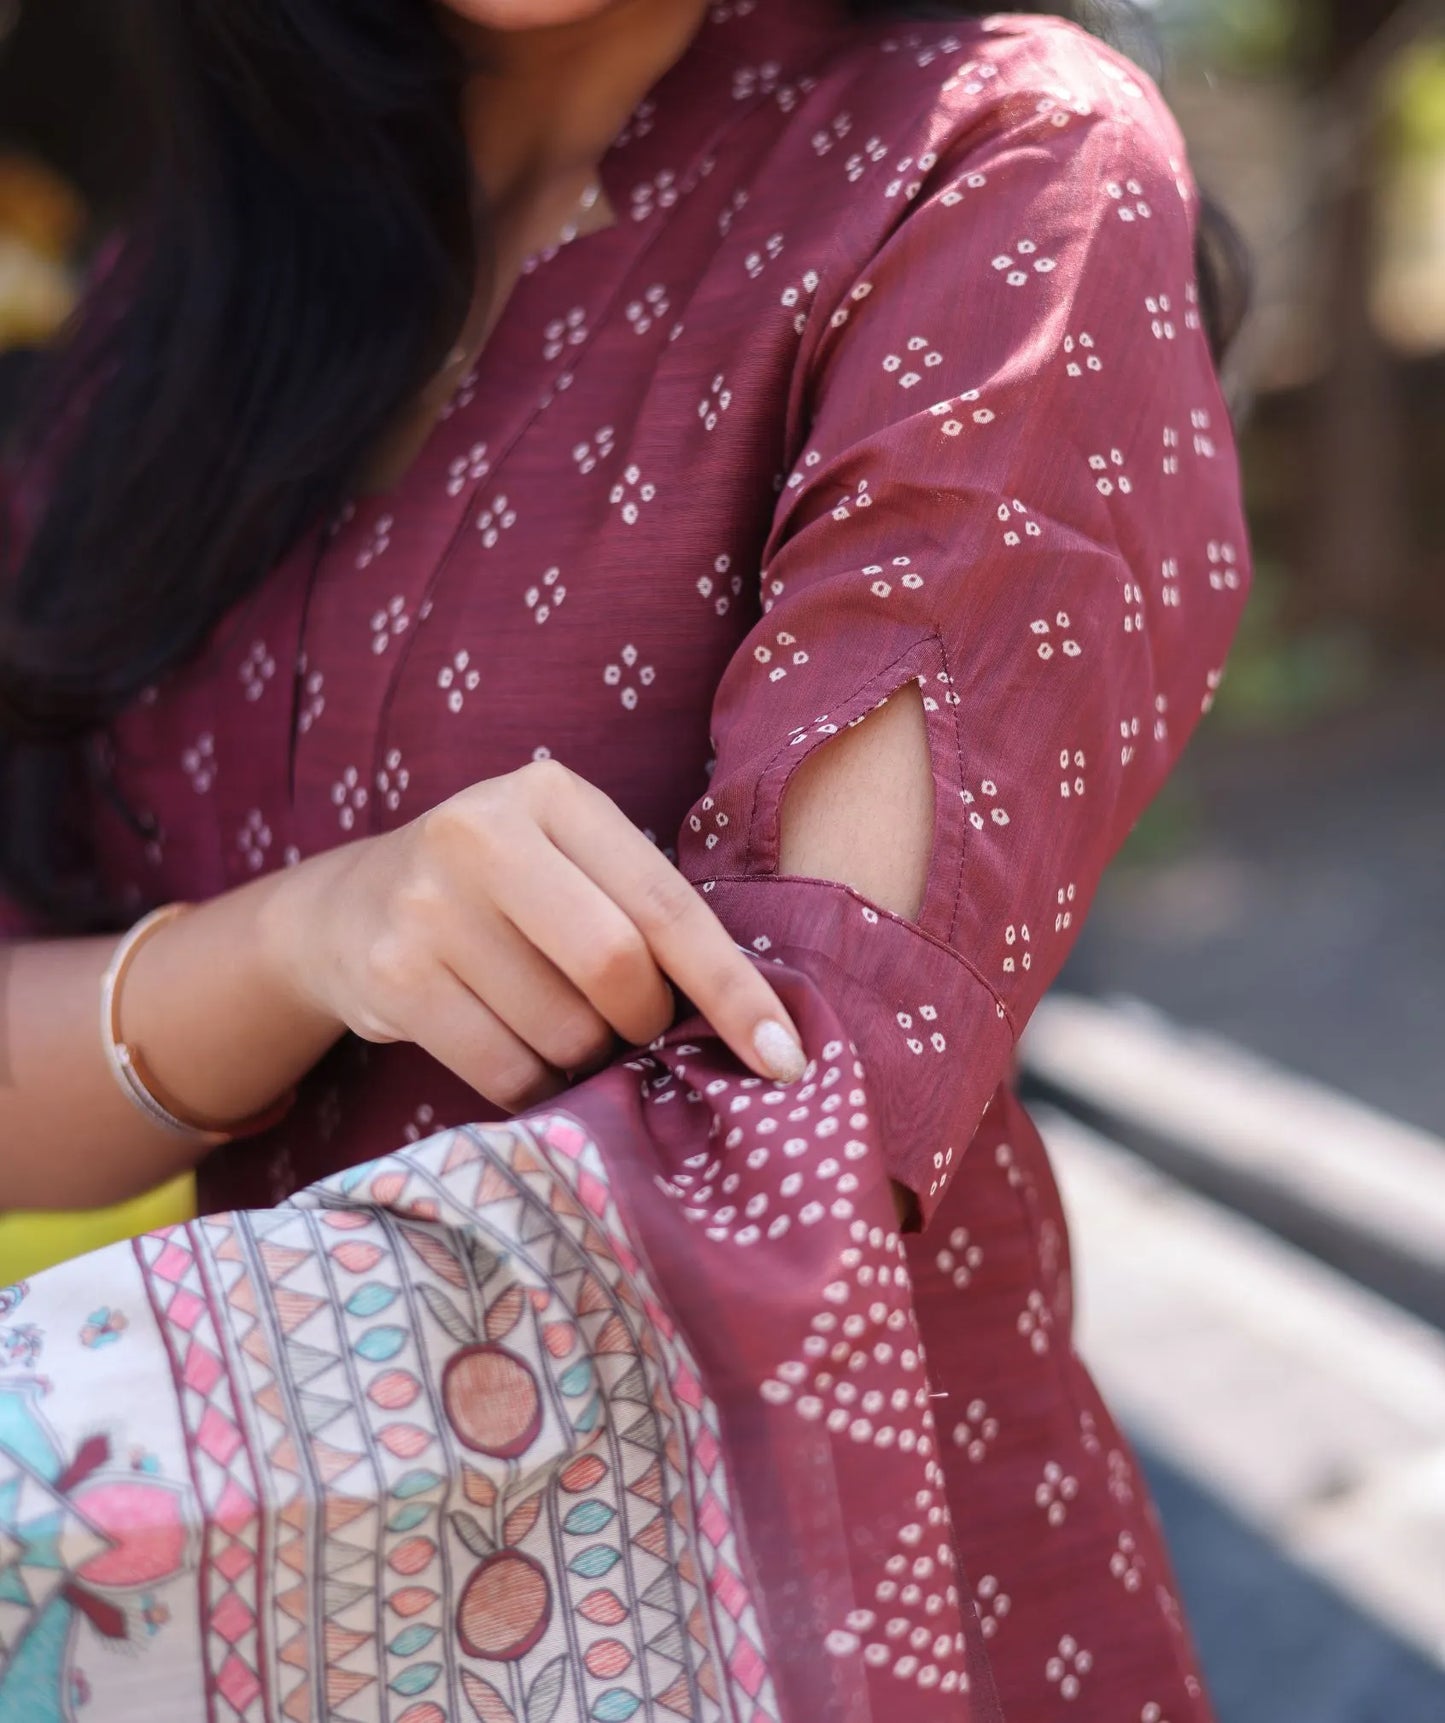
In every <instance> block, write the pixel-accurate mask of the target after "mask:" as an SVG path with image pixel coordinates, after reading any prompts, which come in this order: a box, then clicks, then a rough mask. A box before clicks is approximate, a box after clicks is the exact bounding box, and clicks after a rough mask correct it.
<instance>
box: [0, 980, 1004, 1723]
mask: <svg viewBox="0 0 1445 1723" xmlns="http://www.w3.org/2000/svg"><path fill="white" fill-rule="evenodd" d="M815 1009H816V1007H815ZM673 1034H674V1036H675V1032H673ZM669 1040H670V1044H669V1045H667V1046H665V1047H664V1048H662V1049H661V1050H659V1049H657V1048H654V1049H653V1050H652V1051H651V1053H650V1054H648V1055H642V1056H639V1058H638V1059H636V1060H632V1061H629V1062H628V1063H627V1064H626V1065H624V1066H618V1067H614V1068H613V1069H612V1070H611V1071H609V1072H607V1073H604V1074H603V1076H602V1077H601V1078H599V1079H597V1080H594V1082H593V1083H591V1084H589V1085H588V1086H587V1091H586V1094H587V1104H586V1108H585V1111H586V1113H587V1115H588V1116H587V1117H586V1118H585V1119H584V1118H582V1117H580V1116H578V1113H574V1112H561V1111H548V1112H546V1113H541V1114H537V1115H528V1116H526V1117H525V1118H523V1119H519V1120H516V1121H512V1122H509V1123H508V1124H506V1125H496V1126H486V1127H471V1128H467V1129H462V1130H457V1131H452V1132H447V1133H443V1134H440V1135H438V1136H435V1137H432V1138H429V1139H427V1140H425V1141H423V1142H421V1143H418V1144H415V1145H413V1146H410V1147H408V1148H406V1149H405V1150H403V1151H402V1152H400V1153H398V1154H396V1155H394V1156H389V1157H387V1158H385V1159H382V1160H379V1161H374V1162H371V1163H369V1164H368V1165H366V1166H363V1167H359V1168H356V1169H353V1170H351V1171H349V1172H347V1173H345V1174H343V1175H340V1176H338V1177H335V1178H332V1179H329V1180H327V1181H326V1182H325V1183H323V1184H320V1185H317V1186H315V1187H313V1188H311V1189H310V1190H307V1191H305V1192H302V1193H301V1194H299V1195H298V1196H297V1197H296V1198H294V1199H293V1200H292V1201H291V1202H289V1203H287V1204H285V1205H283V1206H281V1207H279V1208H277V1209H274V1210H268V1211H263V1212H256V1213H246V1214H227V1215H219V1216H215V1217H212V1218H209V1219H205V1220H202V1221H199V1222H197V1223H195V1224H192V1225H188V1226H184V1227H176V1228H170V1229H167V1230H165V1231H162V1232H158V1233H154V1234H151V1235H149V1236H147V1237H143V1238H140V1239H137V1240H135V1241H133V1242H132V1243H129V1244H126V1245H120V1246H115V1247H112V1248H111V1249H109V1250H107V1251H104V1252H98V1253H96V1254H95V1255H93V1256H90V1257H87V1258H83V1259H81V1260H79V1261H77V1262H75V1263H70V1264H66V1265H64V1266H63V1267H62V1268H59V1269H55V1270H52V1271H50V1272H49V1273H47V1274H45V1275H43V1276H40V1277H38V1278H37V1279H36V1280H35V1282H34V1283H33V1285H31V1286H30V1287H29V1288H28V1289H27V1287H25V1286H23V1285H22V1286H20V1287H16V1288H13V1289H11V1290H10V1291H9V1292H8V1293H7V1294H6V1295H5V1298H6V1303H7V1305H8V1309H7V1311H6V1313H5V1326H4V1327H3V1328H0V1351H3V1365H0V1723H60V1720H62V1719H64V1720H66V1723H238V1720H239V1723H261V1720H262V1719H264V1720H266V1723H286V1720H289V1723H320V1720H321V1719H335V1720H337V1723H342V1720H355V1723H373V1720H378V1723H379V1720H383V1719H384V1720H386V1723H574V1720H576V1723H581V1720H583V1719H589V1720H595V1723H629V1720H632V1719H637V1720H638V1723H676V1720H677V1719H679V1718H682V1719H698V1720H700V1723H701V1720H713V1719H717V1720H719V1723H779V1720H783V1719H786V1720H787V1723H833V1720H837V1723H854V1720H857V1723H863V1720H865V1719H872V1718H881V1717H883V1716H887V1717H888V1718H889V1719H890V1723H904V1720H906V1723H932V1720H933V1719H940V1720H941V1719H945V1718H946V1719H949V1720H951V1723H960V1720H972V1723H977V1720H978V1719H979V1718H981V1717H984V1716H988V1715H991V1714H994V1713H992V1712H991V1710H990V1709H989V1708H988V1707H987V1706H986V1705H985V1703H984V1702H983V1701H982V1698H981V1695H982V1693H983V1692H984V1691H985V1688H986V1675H984V1676H983V1679H981V1678H980V1677H981V1674H982V1672H981V1671H980V1670H979V1669H978V1668H977V1667H975V1668H974V1671H973V1673H974V1680H973V1692H972V1694H970V1692H969V1681H968V1677H967V1673H966V1670H967V1666H968V1661H969V1659H970V1658H971V1657H973V1656H974V1655H975V1649H974V1648H975V1647H976V1645H977V1643H978V1642H977V1640H976V1638H975V1636H974V1635H973V1634H972V1633H971V1632H970V1634H969V1635H968V1642H967V1646H966V1645H965V1638H964V1618H963V1615H962V1612H961V1608H960V1604H959V1598H960V1592H961V1588H960V1587H959V1586H958V1585H957V1584H955V1583H952V1581H954V1580H956V1579H957V1572H956V1569H955V1568H954V1565H953V1564H954V1557H953V1551H952V1543H951V1537H950V1531H949V1525H948V1517H947V1510H946V1508H945V1506H944V1497H943V1477H942V1473H941V1470H940V1468H939V1466H938V1464H937V1461H936V1459H935V1458H934V1457H933V1454H932V1441H931V1431H932V1416H931V1413H930V1410H929V1405H928V1397H929V1389H928V1382H927V1377H926V1374H925V1372H924V1367H923V1361H922V1357H921V1353H920V1350H919V1347H918V1343H917V1334H916V1329H915V1325H914V1318H913V1313H912V1310H911V1306H910V1293H909V1278H908V1272H907V1267H906V1264H905V1260H904V1248H903V1244H902V1241H901V1240H900V1238H899V1237H898V1235H897V1233H896V1232H895V1231H894V1229H893V1214H892V1207H891V1202H890V1199H889V1196H888V1194H887V1189H886V1185H885V1183H884V1181H883V1179H882V1176H881V1173H880V1172H879V1171H878V1167H877V1153H876V1148H875V1146H874V1145H873V1144H872V1142H871V1141H870V1140H869V1131H870V1129H871V1127H869V1126H868V1125H867V1119H866V1113H865V1111H864V1107H863V1094H862V1090H861V1088H860V1087H859V1086H858V1085H859V1084H860V1083H861V1066H860V1065H859V1064H858V1063H857V1060H856V1058H855V1057H854V1053H853V1051H852V1050H851V1048H850V1046H849V1045H848V1044H846V1043H845V1042H844V1041H843V1040H842V1039H839V1038H834V1039H832V1040H830V1041H829V1042H828V1043H827V1045H826V1047H825V1048H824V1053H823V1058H822V1059H821V1060H819V1061H815V1063H814V1065H813V1067H812V1068H811V1070H810V1075H809V1078H808V1079H807V1080H806V1081H805V1082H804V1084H803V1085H802V1086H801V1087H799V1088H795V1089H790V1090H770V1089H768V1087H767V1085H765V1084H763V1083H762V1082H761V1080H759V1079H757V1078H740V1077H739V1076H738V1074H737V1071H738V1068H737V1066H736V1064H735V1063H734V1062H732V1060H731V1056H730V1055H728V1054H727V1052H726V1050H725V1049H722V1048H720V1047H719V1045H718V1044H717V1043H715V1042H708V1043H704V1044H703V1045H698V1044H696V1043H689V1042H687V1041H685V1040H677V1039H675V1038H672V1037H669ZM810 1044H812V1045H816V1042H811V1041H810ZM834 1097H836V1104H835V1110H832V1111H827V1110H825V1108H826V1107H827V1105H828V1103H829V1102H830V1100H831V1099H832V1098H834ZM740 1100H741V1103H742V1105H741V1108H739V1101H740ZM837 1108H841V1113H840V1112H839V1111H838V1110H836V1109H837ZM698 1109H703V1110H704V1111H706V1112H708V1113H710V1114H711V1116H712V1120H713V1128H712V1129H711V1130H709V1129H707V1128H706V1127H705V1128H704V1129H703V1131H702V1132H701V1133H699V1131H698V1128H697V1127H698V1123H699V1117H698ZM739 1117H745V1118H748V1119H750V1120H756V1121H758V1134H756V1135H755V1134H754V1130H753V1127H752V1126H751V1125H749V1127H748V1128H747V1130H745V1131H744V1130H742V1129H741V1128H740V1127H739V1126H738V1125H737V1124H736V1120H737V1119H738V1118H739ZM840 1117H841V1118H842V1119H843V1120H844V1121H845V1122H844V1128H843V1130H842V1132H841V1133H839V1134H832V1135H830V1134H828V1133H827V1132H826V1130H825V1131H824V1134H822V1135H818V1134H816V1132H817V1129H818V1127H819V1126H820V1125H822V1122H823V1121H824V1120H827V1119H833V1120H834V1121H835V1122H836V1121H838V1120H839V1119H840ZM768 1118H772V1119H773V1121H774V1124H775V1125H780V1126H781V1131H780V1132H778V1133H777V1134H773V1133H769V1132H768V1131H767V1127H766V1120H767V1119H768ZM849 1119H851V1120H852V1121H853V1124H854V1127H855V1128H856V1130H857V1132H858V1134H856V1135H851V1136H850V1135H849V1134H848V1128H847V1123H846V1121H847V1120H849ZM739 1136H742V1137H744V1138H747V1139H749V1140H750V1141H751V1144H752V1146H751V1147H749V1142H748V1141H738V1140H737V1139H738V1137H739ZM699 1137H701V1139H702V1141H703V1143H704V1150H703V1152H702V1153H699V1152H698V1142H699ZM709 1139H711V1140H709ZM724 1140H731V1141H732V1143H733V1148H732V1149H731V1150H729V1149H727V1148H725V1147H723V1146H722V1143H723V1141H724ZM605 1142H612V1143H615V1144H616V1145H617V1146H616V1148H615V1150H613V1151H612V1152H611V1153H609V1152H608V1151H607V1150H606V1149H605V1148H604V1143H605ZM764 1145H766V1152H760V1150H762V1149H763V1148H764ZM849 1145H857V1146H856V1147H851V1146H849ZM849 1157H852V1158H851V1159H850V1158H849ZM724 1161H726V1162H727V1163H728V1167H729V1169H730V1170H727V1171H725V1170H724V1164H723V1163H724ZM843 1166H852V1167H854V1168H856V1169H857V1170H856V1171H855V1172H854V1173H852V1174H851V1175H850V1176H849V1178H848V1179H847V1181H846V1184H845V1190H846V1191H847V1192H848V1193H850V1194H843V1195H839V1194H837V1193H838V1188H839V1183H840V1182H841V1181H842V1180H843V1175H842V1174H841V1173H840V1172H839V1170H838V1169H839V1168H840V1167H843ZM820 1169H821V1180H820V1178H819V1173H820ZM799 1174H801V1175H802V1178H799V1177H798V1175H799ZM830 1178H831V1183H830ZM803 1179H806V1180H807V1181H808V1185H809V1188H808V1189H806V1190H803V1191H802V1192H799V1193H798V1195H797V1196H796V1197H795V1199H793V1200H789V1199H788V1198H787V1197H785V1196H784V1195H783V1194H782V1193H783V1191H784V1190H785V1189H787V1190H792V1191H795V1192H797V1190H798V1185H799V1184H801V1183H802V1182H803ZM820 1184H821V1185H822V1187H823V1189H824V1193H825V1196H826V1195H827V1194H828V1192H831V1193H832V1200H831V1201H819V1200H818V1198H817V1196H816V1194H815V1187H818V1186H819V1185H820ZM760 1199H762V1200H760ZM805 1209H806V1210H807V1216H808V1218H807V1221H806V1222H805V1221H804V1220H803V1211H804V1210H805ZM750 1216H756V1217H764V1216H766V1217H768V1218H765V1219H761V1220H754V1219H750V1218H749V1217H750ZM748 1229H751V1232H749V1231H748ZM835 1379H842V1380H845V1381H846V1382H847V1384H848V1386H847V1387H846V1388H845V1389H844V1390H843V1392H842V1394H841V1396H840V1395H839V1394H837V1393H836V1392H830V1391H829V1390H830V1384H831V1385H832V1386H833V1387H834V1388H836V1380H835ZM865 1405H866V1407H867V1408H868V1409H869V1411H868V1414H866V1415H865V1414H864V1413H863V1412H862V1411H861V1410H860V1408H862V1407H864V1406H865ZM885 1418H886V1419H887V1420H888V1422H887V1424H886V1425H885V1423H884V1419H885ZM885 1428H886V1429H887V1431H888V1432H889V1434H888V1436H887V1437H886V1439H882V1438H880V1439H877V1440H875V1439H874V1438H875V1437H878V1433H879V1431H880V1430H882V1429H885ZM865 1436H866V1439H865ZM924 1573H927V1574H931V1575H933V1576H934V1577H933V1578H932V1580H931V1582H928V1583H925V1584H923V1585H922V1586H920V1585H918V1584H912V1585H909V1584H907V1583H906V1580H907V1576H908V1575H916V1574H924ZM901 1581H902V1583H901ZM961 1595H962V1596H963V1598H964V1599H965V1602H964V1604H963V1605H962V1609H968V1608H969V1607H970V1606H969V1605H968V1603H967V1601H966V1600H967V1598H968V1596H969V1594H968V1592H967V1591H966V1590H963V1591H962V1593H961ZM880 1598H887V1599H888V1600H889V1602H888V1604H887V1607H886V1608H884V1607H883V1606H882V1605H881V1604H880V1601H879V1600H880ZM910 1599H911V1602H910V1601H909V1600H910ZM885 1618H886V1619H885ZM969 1621H970V1625H971V1624H972V1617H971V1615H970V1617H969ZM989 1703H990V1704H991V1703H992V1702H991V1701H990V1702H989Z"/></svg>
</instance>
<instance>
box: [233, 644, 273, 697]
mask: <svg viewBox="0 0 1445 1723" xmlns="http://www.w3.org/2000/svg"><path fill="white" fill-rule="evenodd" d="M275 674H276V660H275V659H274V658H273V657H272V656H271V654H270V653H269V652H268V651H267V650H266V642H265V641H264V640H255V641H253V642H252V643H251V649H250V651H248V652H247V654H246V656H245V657H244V658H243V659H242V660H241V686H242V687H243V688H244V689H245V690H246V698H247V699H248V700H259V699H260V698H261V696H262V695H263V694H264V693H265V692H266V686H267V684H268V683H269V682H270V681H271V679H272V677H273V676H275Z"/></svg>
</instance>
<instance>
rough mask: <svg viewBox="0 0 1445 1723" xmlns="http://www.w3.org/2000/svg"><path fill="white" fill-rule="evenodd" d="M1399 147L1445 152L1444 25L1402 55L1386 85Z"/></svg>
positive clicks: (1405, 150) (1410, 152) (1418, 151)
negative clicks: (1437, 34)
mask: <svg viewBox="0 0 1445 1723" xmlns="http://www.w3.org/2000/svg"><path fill="white" fill-rule="evenodd" d="M1385 103H1386V107H1387V110H1388V112H1389V116H1390V126H1391V130H1392V132H1393V134H1394V138H1395V144H1396V148H1397V149H1398V151H1399V153H1400V154H1402V155H1406V156H1423V155H1435V156H1439V155H1445V27H1442V31H1441V34H1440V35H1439V36H1438V37H1437V38H1435V39H1434V40H1427V41H1425V42H1422V43H1421V44H1420V45H1419V46H1418V47H1417V48H1415V49H1413V50H1412V51H1411V52H1409V53H1407V54H1402V55H1401V56H1400V58H1399V60H1398V61H1397V62H1396V64H1395V66H1394V67H1393V68H1392V70H1391V73H1390V77H1389V79H1388V81H1387V84H1386V88H1385Z"/></svg>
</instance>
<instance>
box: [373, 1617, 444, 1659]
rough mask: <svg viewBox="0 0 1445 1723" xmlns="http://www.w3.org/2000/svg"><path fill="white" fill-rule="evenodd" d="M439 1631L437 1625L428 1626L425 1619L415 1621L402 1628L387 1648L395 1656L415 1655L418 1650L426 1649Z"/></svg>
mask: <svg viewBox="0 0 1445 1723" xmlns="http://www.w3.org/2000/svg"><path fill="white" fill-rule="evenodd" d="M437 1632H438V1630H437V1629H436V1628H435V1627H428V1626H427V1624H426V1623H425V1622H424V1621H418V1622H414V1623H413V1624H412V1625H411V1626H410V1627H404V1628H402V1630H401V1632H400V1633H399V1634H397V1636H396V1638H395V1639H393V1640H392V1642H391V1644H390V1645H388V1646H387V1648H386V1649H387V1650H388V1651H389V1652H390V1653H391V1654H392V1656H393V1657H415V1656H416V1654H417V1652H418V1651H425V1650H426V1648H427V1646H429V1645H430V1644H431V1642H432V1641H433V1640H434V1639H435V1638H436V1636H437Z"/></svg>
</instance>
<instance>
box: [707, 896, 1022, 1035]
mask: <svg viewBox="0 0 1445 1723" xmlns="http://www.w3.org/2000/svg"><path fill="white" fill-rule="evenodd" d="M696 883H698V884H702V883H703V882H702V881H698V882H696ZM708 883H710V884H713V885H783V886H787V885H811V886H822V887H824V888H826V889H827V890H829V891H841V892H843V893H844V894H845V895H846V896H848V897H851V898H852V899H853V901H854V902H855V903H857V904H859V905H860V906H861V907H862V908H864V909H868V910H872V911H873V913H874V914H875V915H877V916H879V917H880V918H881V919H882V920H885V921H889V922H892V923H893V924H894V925H895V926H896V927H899V928H901V929H902V930H903V932H905V933H909V934H912V935H913V937H914V938H915V939H921V940H923V941H925V942H926V943H927V944H928V945H931V946H932V947H933V948H934V949H935V950H936V951H940V952H942V953H943V954H944V955H945V956H946V957H950V958H952V959H953V961H954V962H955V963H956V964H957V965H958V966H959V968H960V969H962V970H964V971H965V972H966V973H967V974H968V976H969V979H970V980H972V981H976V982H977V983H978V985H979V986H980V987H981V988H983V990H984V992H985V993H987V994H988V996H989V998H990V999H991V1000H992V1001H993V1002H994V1005H995V1006H996V1007H997V1009H998V1010H999V1011H1000V1012H1001V1013H1002V1015H1003V1020H1004V1022H1005V1023H1007V1024H1008V1028H1009V1034H1010V1035H1011V1036H1012V1037H1013V1039H1014V1041H1017V1040H1018V1038H1019V1035H1020V1033H1021V1031H1020V1029H1019V1026H1018V1024H1017V1023H1016V1022H1015V1021H1014V1014H1013V1012H1012V1011H1011V1010H1010V1009H1009V1006H1008V1004H1007V1002H1006V1001H1005V1000H1004V999H1002V998H1000V996H999V994H998V991H997V989H996V988H995V987H994V986H993V984H992V983H991V982H990V981H989V980H988V978H987V976H985V975H984V974H983V972H982V971H981V970H980V969H979V968H978V966H977V965H976V964H975V963H974V962H973V960H972V959H971V958H970V957H968V956H966V955H965V953H963V952H961V951H958V950H956V949H955V948H954V947H953V946H951V945H949V944H947V943H946V942H945V941H944V940H942V939H940V938H939V937H938V935H937V934H934V933H930V932H929V931H928V929H927V928H925V927H920V926H919V925H918V923H917V922H916V921H909V920H908V919H907V918H906V917H905V916H901V915H895V914H894V913H893V911H892V910H891V909H885V908H884V907H883V906H882V904H877V903H874V902H873V901H872V899H871V898H867V897H865V896H864V895H863V893H862V892H861V891H855V890H854V889H853V887H852V886H851V885H847V884H845V883H844V882H843V881H842V880H836V879H813V878H811V877H810V876H809V875H807V874H793V873H788V874H779V873H754V874H748V873H733V874H714V875H709V876H708ZM780 937H781V943H783V944H784V945H788V946H791V947H793V948H794V949H795V950H798V951H816V952H817V953H818V955H819V956H820V957H826V958H827V959H828V960H829V961H830V962H831V963H835V964H836V963H838V954H837V953H836V952H831V951H825V950H823V949H822V947H821V946H813V945H809V944H808V943H807V942H806V941H805V940H801V939H796V938H794V937H793V936H792V935H788V934H784V935H782V936H780ZM839 967H840V968H841V967H843V966H842V965H841V964H839ZM850 973H851V972H850Z"/></svg>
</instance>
